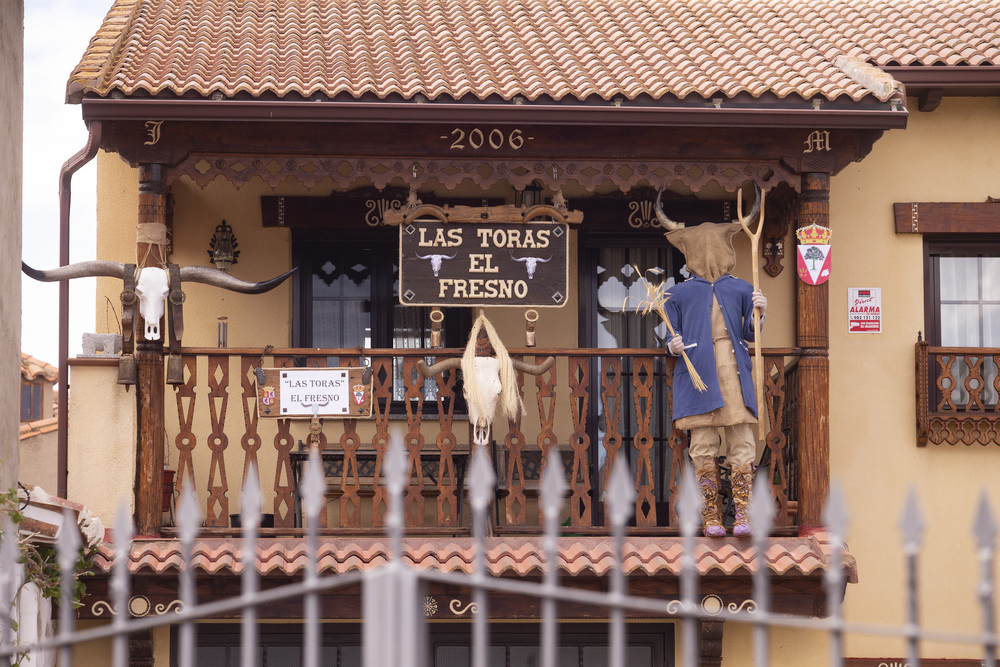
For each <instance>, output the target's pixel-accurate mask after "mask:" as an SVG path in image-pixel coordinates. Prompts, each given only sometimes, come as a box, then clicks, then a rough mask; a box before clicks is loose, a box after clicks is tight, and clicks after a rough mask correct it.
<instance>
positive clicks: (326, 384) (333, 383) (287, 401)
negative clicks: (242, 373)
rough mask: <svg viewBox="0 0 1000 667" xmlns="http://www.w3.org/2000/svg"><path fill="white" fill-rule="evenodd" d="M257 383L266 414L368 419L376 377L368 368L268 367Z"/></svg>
mask: <svg viewBox="0 0 1000 667" xmlns="http://www.w3.org/2000/svg"><path fill="white" fill-rule="evenodd" d="M263 370H264V382H259V383H258V384H257V400H258V401H259V402H260V409H259V413H260V416H262V417H272V418H280V419H289V418H296V417H298V418H306V419H309V418H312V417H314V416H315V417H324V418H340V419H358V418H361V419H367V418H369V417H371V416H372V380H371V378H370V377H369V378H368V382H365V381H364V373H365V371H366V370H368V369H366V368H265V369H263Z"/></svg>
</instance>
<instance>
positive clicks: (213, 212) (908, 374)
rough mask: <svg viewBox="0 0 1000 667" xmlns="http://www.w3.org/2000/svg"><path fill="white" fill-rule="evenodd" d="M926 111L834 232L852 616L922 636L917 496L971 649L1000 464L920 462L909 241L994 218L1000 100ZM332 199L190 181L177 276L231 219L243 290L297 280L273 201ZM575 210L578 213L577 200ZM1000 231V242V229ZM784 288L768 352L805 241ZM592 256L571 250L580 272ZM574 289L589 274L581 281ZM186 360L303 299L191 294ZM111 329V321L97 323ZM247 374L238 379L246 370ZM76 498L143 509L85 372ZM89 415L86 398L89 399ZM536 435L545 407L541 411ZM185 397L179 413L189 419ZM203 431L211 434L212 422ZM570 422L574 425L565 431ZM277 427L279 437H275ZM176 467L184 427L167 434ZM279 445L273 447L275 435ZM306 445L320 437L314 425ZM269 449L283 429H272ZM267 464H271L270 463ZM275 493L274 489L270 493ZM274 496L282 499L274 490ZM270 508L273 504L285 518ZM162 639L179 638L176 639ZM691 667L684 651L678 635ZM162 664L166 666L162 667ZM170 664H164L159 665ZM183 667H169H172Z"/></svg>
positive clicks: (745, 270) (787, 328) (119, 205)
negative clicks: (943, 222) (869, 320)
mask: <svg viewBox="0 0 1000 667" xmlns="http://www.w3.org/2000/svg"><path fill="white" fill-rule="evenodd" d="M908 102H909V106H910V109H911V113H910V118H909V126H908V128H907V129H906V130H898V131H889V132H886V133H885V135H884V136H883V137H882V138H881V139H880V140H879V141H877V142H876V143H875V146H874V149H873V150H872V152H871V154H870V155H868V157H866V158H865V159H864V160H863V161H861V162H859V163H855V164H852V165H850V166H848V167H847V168H845V169H844V170H843V171H842V172H841V173H839V174H838V175H836V176H835V177H833V178H832V179H831V188H830V192H831V197H830V224H831V227H832V229H833V237H832V243H833V271H832V276H831V278H830V281H829V285H830V288H829V289H830V292H829V294H830V302H829V313H830V320H829V336H830V369H831V371H830V406H831V407H830V440H831V446H830V467H831V476H832V478H833V480H834V482H835V483H836V484H838V485H839V486H840V488H842V489H843V492H844V495H845V497H846V499H847V502H848V505H849V508H850V515H851V522H850V532H849V534H848V536H847V544H848V546H849V548H850V552H851V553H852V554H853V555H854V556H855V557H856V558H857V562H858V570H859V576H860V582H859V583H857V584H854V585H850V586H848V589H847V594H846V607H845V615H846V617H847V619H848V620H849V621H853V622H859V623H870V624H889V625H894V626H898V625H901V624H903V623H905V621H906V616H905V614H906V608H907V601H906V596H905V590H906V588H905V567H904V564H905V559H904V554H903V551H902V538H901V535H900V531H899V528H898V526H899V523H900V513H901V511H902V508H903V503H904V501H905V499H906V496H907V493H908V491H909V490H910V489H911V488H915V489H916V491H917V495H918V498H919V500H920V503H921V507H922V510H923V512H924V516H925V524H926V529H925V537H924V546H923V550H922V552H921V555H920V558H919V564H920V575H919V591H920V596H921V601H920V609H921V625H922V626H924V627H926V628H931V629H934V630H938V631H959V632H969V631H972V630H976V629H978V628H979V627H980V623H981V616H980V612H979V606H978V601H977V597H976V586H977V583H978V577H979V565H978V561H977V559H976V542H975V540H974V538H973V535H972V533H971V530H970V526H971V523H972V517H973V512H974V510H975V506H976V503H977V501H978V498H979V494H980V493H981V491H982V490H983V489H986V490H987V493H988V495H989V498H990V501H991V502H992V503H993V505H994V507H1000V504H998V503H1000V495H998V493H997V491H996V484H995V478H996V471H997V470H998V466H1000V448H998V447H992V446H990V447H965V446H959V447H942V446H933V445H931V446H928V447H926V448H918V447H917V442H916V431H915V416H914V411H915V407H914V398H913V396H914V382H915V377H914V361H913V359H914V344H915V342H916V340H917V335H918V331H921V330H922V329H923V328H924V295H923V240H922V238H921V236H920V235H918V234H906V235H900V234H896V232H895V224H894V220H893V209H892V206H893V204H894V203H895V202H910V201H955V202H981V201H984V200H985V199H986V197H987V196H989V195H993V196H997V195H1000V191H998V189H997V181H996V178H995V175H996V174H997V173H998V172H1000V157H998V154H997V151H996V147H997V146H998V145H1000V100H998V99H996V98H947V97H946V98H945V99H944V101H943V102H942V104H941V106H940V108H939V109H937V110H936V111H934V112H931V113H921V112H918V111H917V110H916V107H917V103H916V100H914V99H911V100H909V101H908ZM98 169H99V176H98V195H99V197H98V219H99V225H98V239H97V247H98V248H99V252H100V257H99V258H100V259H113V260H118V261H134V254H135V241H134V227H135V211H136V207H137V194H136V193H137V191H138V188H137V175H136V171H135V170H134V169H131V168H130V167H128V166H127V165H126V164H125V163H124V162H122V161H121V160H120V159H119V158H118V157H117V156H115V155H106V154H102V155H100V157H99V160H98ZM331 188H332V186H331V185H330V184H329V183H323V184H320V185H318V186H317V187H316V188H314V189H312V190H306V189H305V188H303V187H301V186H300V185H299V184H297V183H294V182H292V181H286V182H285V183H284V184H282V185H281V186H279V187H277V188H275V189H273V190H272V189H271V188H269V187H267V186H266V185H264V184H262V183H260V182H259V181H251V182H249V183H247V184H245V185H244V186H243V187H242V188H241V189H236V188H235V187H234V186H233V185H231V184H229V183H226V182H224V181H223V180H222V179H217V180H216V181H214V182H213V183H211V184H210V185H209V186H208V187H206V188H204V189H201V188H199V187H198V186H197V185H195V184H193V183H192V182H190V181H188V180H186V179H181V180H180V181H179V182H177V183H175V184H174V185H173V188H172V194H173V196H174V197H175V208H174V224H175V227H174V232H173V239H174V243H175V246H174V248H173V255H172V260H173V261H175V262H177V263H180V264H204V263H205V259H206V257H205V254H204V253H205V248H206V247H207V242H208V239H209V238H210V236H211V234H212V231H213V229H214V227H215V225H217V224H219V222H220V221H221V220H222V219H226V220H227V221H228V222H229V223H230V224H231V225H232V226H233V228H234V230H235V232H236V234H237V237H238V240H239V244H240V246H239V247H240V250H241V251H242V254H241V256H240V262H239V264H238V265H236V266H235V267H234V269H233V273H234V275H237V276H239V277H241V278H244V279H248V280H258V279H263V278H266V277H270V276H272V275H275V274H277V273H280V272H282V271H285V270H287V269H288V268H290V266H291V238H290V232H289V231H288V230H286V229H264V228H263V227H262V223H261V212H260V204H259V197H260V196H261V195H275V194H280V195H300V194H313V195H321V194H324V193H327V192H329V191H330V190H331ZM566 194H567V197H568V199H569V200H570V205H571V206H572V200H573V196H574V195H575V194H576V195H579V193H573V192H571V191H568V192H567V193H566ZM998 231H1000V226H998ZM786 248H787V250H786V256H785V259H784V271H783V272H782V273H781V274H780V276H778V277H777V278H770V277H767V276H764V278H763V289H764V292H765V293H766V294H767V296H768V298H769V302H770V305H769V309H768V322H767V327H766V329H765V340H764V343H765V346H768V347H790V346H793V345H794V344H795V314H794V313H795V291H796V281H797V278H796V276H795V254H794V238H793V237H792V236H791V234H789V237H788V238H787V239H786ZM574 250H575V244H571V257H572V256H573V251H574ZM737 250H738V254H739V257H740V264H739V266H738V269H737V273H739V274H740V275H741V276H743V277H747V278H749V264H750V263H749V258H748V257H747V253H748V246H747V244H746V242H745V240H743V241H740V245H739V246H738V248H737ZM570 276H571V282H574V281H575V273H574V271H573V270H572V269H571V271H570ZM851 287H877V288H881V290H882V304H883V332H882V333H879V334H849V333H847V293H848V288H851ZM119 291H120V285H119V284H117V283H116V282H115V281H111V280H104V281H102V282H101V283H100V284H99V287H98V295H97V309H98V310H99V311H100V312H103V308H104V306H103V303H104V299H105V296H107V297H108V298H111V299H112V300H115V299H117V296H118V293H119ZM186 291H187V296H188V298H187V303H186V306H185V338H184V343H185V345H186V346H196V347H197V346H204V347H212V346H214V345H215V343H216V322H217V319H218V318H219V317H220V316H225V317H227V318H228V322H229V345H230V347H237V348H239V347H248V348H262V347H263V346H264V345H266V344H271V345H275V346H287V345H289V344H290V342H291V339H290V331H291V317H292V311H291V292H290V287H288V286H287V285H283V286H281V287H279V288H278V289H276V290H274V291H273V292H270V293H268V294H266V295H262V296H255V297H249V296H240V295H233V294H230V293H223V292H218V291H215V290H214V289H213V288H209V287H204V286H199V285H192V286H190V287H186ZM575 301H576V296H575V290H574V291H572V293H571V298H570V299H569V304H570V305H569V306H567V307H566V308H564V309H560V310H546V311H543V313H542V319H541V321H540V323H539V332H540V334H539V344H540V345H542V346H546V347H572V346H575V345H576V344H577V340H576V326H575V317H576V309H575ZM489 314H490V315H491V316H492V317H493V319H494V321H495V322H496V323H497V325H498V329H499V330H500V333H501V335H502V337H504V338H505V339H513V340H519V339H520V337H521V336H522V335H523V334H522V333H521V332H522V330H523V325H522V323H521V322H520V321H519V318H505V317H504V316H503V315H502V314H500V313H494V312H492V311H490V313H489ZM97 320H98V322H101V321H103V318H100V317H99V318H97ZM231 372H235V373H238V369H236V368H233V369H231ZM72 373H73V377H72V381H73V386H74V390H75V391H74V394H73V403H72V406H71V415H73V416H74V418H72V419H71V427H70V450H69V456H70V460H69V470H70V478H69V490H70V497H71V498H72V499H73V500H76V501H78V502H82V503H84V504H86V505H87V506H88V507H89V508H91V509H92V510H93V511H95V512H96V513H97V514H99V515H100V516H101V517H102V519H103V520H104V522H105V524H109V525H110V524H113V521H114V513H115V512H116V511H117V508H118V503H119V501H120V499H121V498H125V499H130V498H131V488H132V480H133V478H134V453H135V452H134V447H135V445H134V442H135V418H134V412H131V411H130V401H132V400H133V394H130V393H126V392H124V391H123V390H121V389H120V388H119V387H118V386H117V385H115V384H114V378H115V369H114V368H113V367H110V366H104V367H102V366H93V367H91V366H76V367H74V368H73V370H72ZM83 397H86V398H85V399H84V398H83ZM528 405H529V416H528V418H527V419H526V420H525V422H526V423H532V418H533V417H535V416H536V415H535V414H533V413H532V410H534V407H533V405H532V401H530V400H529V401H528ZM174 409H175V404H174V397H173V394H172V391H171V390H170V389H169V388H168V390H167V397H166V412H167V414H168V415H172V414H173V413H174ZM200 409H201V412H200V413H199V416H198V417H197V419H198V420H199V424H200V427H199V428H198V429H196V430H198V431H199V432H205V425H206V424H207V423H208V422H207V420H208V413H207V406H206V405H205V402H204V401H203V402H202V404H201V408H200ZM230 411H231V412H230V414H231V415H232V416H233V417H235V418H236V419H239V416H240V414H241V413H240V412H239V403H238V397H233V396H231V397H230ZM561 418H564V419H565V418H568V417H567V416H566V415H562V416H561ZM262 423H264V422H263V421H262ZM167 424H168V437H167V445H168V447H167V450H168V452H169V451H174V453H173V454H168V458H167V464H168V466H170V465H171V463H176V459H173V460H171V458H170V457H171V456H176V453H175V450H173V447H172V443H173V438H174V436H175V435H176V424H174V425H173V426H171V424H172V419H171V418H168V420H167ZM268 429H271V430H268ZM296 429H297V430H296V431H295V433H296V434H297V436H296V437H304V433H305V426H304V424H300V425H297V427H296ZM261 431H262V436H263V440H264V442H265V443H270V442H271V438H272V436H273V433H274V431H273V425H267V426H264V427H262V429H261ZM268 452H270V455H271V456H272V458H271V459H269V458H268V457H267V454H268ZM261 456H262V458H261V473H262V479H264V480H269V479H271V478H272V477H273V474H274V465H275V464H274V461H273V448H270V449H269V447H268V446H265V447H264V448H262V450H261ZM242 462H243V450H242V449H241V448H240V447H239V446H238V442H232V440H231V443H230V447H229V449H228V451H227V470H228V471H229V474H230V481H229V483H230V491H229V497H230V498H231V499H235V498H238V486H239V483H238V480H237V479H235V477H236V475H237V473H238V471H241V470H242ZM208 469H209V452H208V450H207V447H205V446H204V444H203V443H199V447H198V448H196V450H195V470H196V486H197V489H198V491H199V493H201V494H204V490H205V488H206V485H207V475H208ZM269 476H270V477H269ZM264 490H265V494H268V493H271V491H270V484H269V483H268V482H267V481H265V483H264ZM268 500H269V499H268V498H265V503H266V502H268ZM160 636H161V637H162V633H161V635H160ZM771 636H772V648H773V651H774V656H773V664H779V665H813V664H815V665H821V664H826V662H827V660H828V651H829V648H828V642H827V638H826V635H822V634H816V633H805V632H801V631H797V630H796V631H793V630H774V631H773V632H772V635H771ZM677 639H678V650H679V648H680V645H679V642H680V634H679V632H678V633H677ZM752 645H753V643H752V630H751V628H749V627H745V626H738V625H735V624H732V623H730V624H727V626H726V629H725V635H724V649H723V656H724V663H723V664H724V665H725V666H726V667H742V666H744V665H752V664H753V653H752ZM923 652H924V655H925V657H930V658H975V657H978V656H979V655H980V648H978V647H976V646H960V645H953V644H936V643H925V644H924V646H923ZM158 654H159V649H158ZM846 654H847V656H848V657H902V656H904V655H905V645H904V643H903V642H902V640H897V639H886V638H884V637H882V636H877V635H860V634H852V635H849V636H848V639H847V649H846ZM158 664H159V663H158ZM163 664H166V663H163Z"/></svg>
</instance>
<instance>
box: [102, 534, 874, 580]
mask: <svg viewBox="0 0 1000 667" xmlns="http://www.w3.org/2000/svg"><path fill="white" fill-rule="evenodd" d="M540 539H541V538H530V537H526V538H492V539H490V540H487V558H488V562H489V565H488V569H489V571H490V573H491V574H493V575H503V574H513V575H518V576H524V575H529V574H534V575H537V574H540V573H541V571H542V565H543V556H542V553H543V549H542V545H541V543H540ZM832 548H834V547H833V546H832V545H831V544H830V543H829V542H828V540H827V539H826V536H825V534H823V533H817V534H815V535H811V536H808V537H801V538H773V539H771V540H770V541H769V545H768V547H767V549H766V551H765V558H766V560H767V563H768V566H769V567H770V569H771V571H772V572H774V573H775V574H777V575H813V574H818V573H821V572H823V571H825V569H826V567H827V563H828V562H829V559H830V556H831V553H832V551H831V549H832ZM387 549H388V545H387V543H386V542H385V541H384V540H383V539H381V538H357V539H335V540H327V541H324V542H323V543H322V544H321V546H320V548H319V554H318V561H319V566H320V569H321V571H324V572H327V573H334V572H336V573H344V572H349V571H351V570H370V569H373V568H375V567H378V566H380V565H383V564H385V563H386V562H387V555H386V554H387ZM683 549H684V547H683V544H682V540H681V539H680V538H674V537H666V538H655V537H631V538H628V539H627V540H626V542H625V553H626V556H625V561H624V568H625V571H626V572H627V573H629V574H633V575H647V576H649V575H664V574H666V575H671V576H676V575H679V574H680V569H681V562H682V555H683ZM404 551H405V558H406V560H407V561H409V563H410V564H411V565H412V566H413V567H415V568H417V569H435V570H441V571H458V572H470V573H471V572H472V569H473V555H474V550H473V547H472V542H471V540H469V539H457V538H437V539H419V538H410V539H408V540H407V541H406V545H405V549H404ZM241 553H242V545H241V542H240V540H238V539H221V538H217V539H203V540H199V541H198V542H197V543H196V544H195V546H194V550H193V559H192V562H193V563H194V565H195V566H196V567H198V568H200V569H201V570H203V571H205V572H208V573H212V574H214V573H221V572H227V573H230V574H240V573H241V572H242V571H243V567H242V563H241V562H240V558H241ZM257 554H258V562H257V568H258V570H259V571H260V573H261V574H267V573H270V572H274V573H283V574H295V573H297V572H299V571H301V570H302V568H304V567H305V566H306V563H307V558H306V546H305V541H304V540H302V539H283V538H266V539H262V540H260V542H259V544H258V547H257ZM841 555H842V557H843V562H844V567H845V569H846V570H847V574H848V578H849V580H850V581H852V582H856V581H857V565H856V563H855V561H854V558H853V557H852V556H851V555H850V554H849V553H848V552H847V550H846V548H841ZM755 557H756V556H755V553H754V551H753V549H752V548H751V547H750V545H749V542H748V541H747V540H736V539H735V538H727V539H721V540H720V539H713V540H708V539H699V540H697V541H696V547H695V558H696V562H697V564H698V571H699V573H700V574H701V575H711V574H725V575H731V574H736V573H743V574H749V573H750V572H751V571H752V567H753V562H754V560H755ZM112 558H113V551H112V550H111V549H110V548H109V547H107V546H102V547H101V551H100V553H99V555H98V557H97V559H96V564H97V567H98V569H100V570H103V571H105V572H110V570H111V562H112ZM559 559H560V568H561V569H562V570H563V571H565V572H566V573H567V574H569V575H571V576H580V575H596V576H600V575H604V574H606V573H608V572H609V571H610V570H611V569H612V568H613V567H614V554H613V553H612V548H611V542H610V540H608V539H606V538H601V537H579V538H563V539H562V541H561V547H560V551H559ZM181 562H182V560H181V550H180V543H179V542H178V541H177V540H145V541H143V540H140V541H137V542H136V543H135V544H134V545H133V546H132V551H131V556H130V561H129V569H130V570H131V571H132V572H133V573H147V574H148V573H153V574H163V573H168V572H176V571H177V570H178V569H179V567H180V565H181Z"/></svg>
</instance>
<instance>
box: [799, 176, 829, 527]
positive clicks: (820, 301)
mask: <svg viewBox="0 0 1000 667" xmlns="http://www.w3.org/2000/svg"><path fill="white" fill-rule="evenodd" d="M814 223H815V224H817V225H822V226H824V227H829V226H830V175H829V174H825V173H804V174H802V195H801V196H800V198H799V226H800V227H805V226H807V225H811V224H814ZM796 306H797V310H798V317H797V318H796V321H797V325H796V326H797V329H796V337H797V344H798V346H799V347H800V348H802V358H801V359H800V360H799V385H798V394H799V395H798V405H799V409H798V424H797V427H798V441H799V452H798V462H799V512H798V516H799V525H800V526H808V525H818V524H821V523H822V521H823V504H824V502H825V501H826V497H827V495H829V492H830V357H829V351H830V332H829V329H830V284H829V283H828V282H824V283H822V284H820V285H808V284H806V283H805V281H802V280H796Z"/></svg>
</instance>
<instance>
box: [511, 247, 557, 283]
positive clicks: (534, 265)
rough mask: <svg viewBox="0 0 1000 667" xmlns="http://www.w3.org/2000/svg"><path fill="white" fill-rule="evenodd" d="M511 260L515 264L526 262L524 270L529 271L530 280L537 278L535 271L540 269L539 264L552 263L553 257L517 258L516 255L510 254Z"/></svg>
mask: <svg viewBox="0 0 1000 667" xmlns="http://www.w3.org/2000/svg"><path fill="white" fill-rule="evenodd" d="M510 258H511V259H512V260H514V261H515V262H524V268H526V269H527V270H528V280H531V279H532V278H534V277H535V271H536V270H537V269H538V265H539V264H545V263H547V262H551V261H552V255H549V256H548V257H546V258H545V259H542V258H541V257H515V256H514V253H510Z"/></svg>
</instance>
